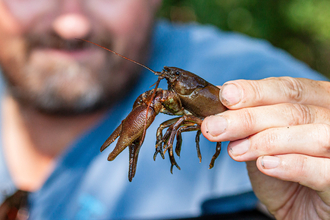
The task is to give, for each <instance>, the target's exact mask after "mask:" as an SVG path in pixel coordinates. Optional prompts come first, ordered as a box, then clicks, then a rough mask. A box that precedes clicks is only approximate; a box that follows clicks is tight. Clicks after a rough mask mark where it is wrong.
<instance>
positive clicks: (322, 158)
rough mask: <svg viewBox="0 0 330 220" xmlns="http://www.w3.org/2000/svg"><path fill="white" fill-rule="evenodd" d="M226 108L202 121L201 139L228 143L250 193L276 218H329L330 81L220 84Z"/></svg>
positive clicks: (268, 79) (222, 99) (265, 80)
mask: <svg viewBox="0 0 330 220" xmlns="http://www.w3.org/2000/svg"><path fill="white" fill-rule="evenodd" d="M220 97H221V98H220V99H221V101H222V102H223V104H225V105H226V106H227V107H228V108H229V110H228V111H226V112H223V113H221V114H219V115H216V116H210V117H207V118H205V120H204V121H203V124H202V132H203V135H204V136H205V137H206V138H207V139H209V140H210V141H217V142H219V141H231V142H230V143H229V145H228V153H229V155H230V156H231V157H232V158H233V159H234V160H236V161H245V162H246V164H247V169H248V173H249V176H250V180H251V184H252V187H253V190H254V192H255V193H256V195H257V197H258V198H259V199H260V201H261V202H262V203H263V204H265V205H266V206H267V208H268V210H269V211H270V212H271V213H272V214H273V215H274V216H275V217H276V218H277V219H330V83H329V82H324V81H313V80H309V79H302V78H299V79H298V78H290V77H280V78H267V79H264V80H259V81H246V80H237V81H231V82H227V83H225V84H224V86H222V89H221V92H220Z"/></svg>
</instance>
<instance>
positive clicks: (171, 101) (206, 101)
mask: <svg viewBox="0 0 330 220" xmlns="http://www.w3.org/2000/svg"><path fill="white" fill-rule="evenodd" d="M84 41H87V40H84ZM87 42H89V43H92V44H95V43H93V42H90V41H87ZM95 45H97V46H100V45H98V44H95ZM100 47H102V46H100ZM102 48H104V47H102ZM104 49H106V50H108V51H110V52H112V53H115V54H116V55H118V56H121V57H123V58H125V59H128V58H127V57H124V56H122V55H120V54H118V53H116V52H114V51H112V50H110V49H108V48H104ZM128 60H130V59H128ZM130 61H132V62H134V63H136V64H138V65H140V66H143V67H144V68H146V69H148V70H150V71H151V72H153V73H154V74H155V75H157V76H158V81H157V84H156V86H155V89H153V90H150V91H147V92H145V93H143V94H141V95H140V96H139V97H138V98H137V99H136V101H135V103H134V105H133V110H132V111H131V112H130V113H129V115H128V116H127V117H126V118H125V119H124V120H123V121H122V123H121V124H120V125H119V126H118V127H117V128H116V129H115V131H114V132H113V133H112V134H111V135H110V137H109V138H108V139H107V140H106V141H105V142H104V144H103V145H102V147H101V151H103V150H104V149H106V148H107V147H108V146H109V145H110V144H111V143H113V142H114V141H115V140H116V139H117V138H118V137H119V139H118V142H117V145H116V147H115V148H114V149H113V151H112V152H111V153H110V154H109V156H108V160H109V161H112V160H114V159H115V158H116V157H117V155H118V154H120V153H121V152H122V151H123V150H124V149H125V148H126V147H129V172H128V179H129V181H132V179H133V177H134V175H135V171H136V164H137V159H138V154H139V151H140V148H141V145H142V143H143V140H144V137H145V133H146V129H147V128H148V127H149V126H150V125H151V124H152V122H153V121H154V119H155V117H156V115H157V114H158V113H165V114H169V115H177V116H179V117H176V118H173V119H170V120H167V121H165V122H163V123H161V125H160V126H159V127H158V129H157V134H156V152H155V154H154V160H155V158H156V156H157V154H158V153H159V154H160V155H161V156H162V158H163V159H164V153H165V152H166V151H167V152H168V154H169V158H170V161H171V173H172V169H173V166H176V167H177V168H178V169H180V167H179V166H178V164H177V163H176V161H175V158H174V153H173V143H174V140H175V138H176V139H177V142H176V147H175V152H176V154H177V155H178V156H180V151H181V144H182V137H181V133H182V132H187V131H197V134H196V149H197V154H198V158H199V160H200V161H201V153H200V149H199V136H200V134H201V130H200V126H201V123H202V120H203V118H205V117H206V116H209V115H214V114H217V113H220V112H223V111H225V110H227V109H226V107H225V106H223V105H222V103H221V102H220V99H219V91H220V89H219V88H218V87H216V86H214V85H212V84H211V83H209V82H207V81H205V80H204V79H202V78H201V77H199V76H197V75H195V74H193V73H191V72H188V71H185V70H183V69H180V68H177V67H166V66H165V67H164V69H163V71H161V72H156V71H153V70H151V69H150V68H148V67H146V66H145V65H143V64H140V63H138V62H136V61H134V60H130ZM164 78H165V79H166V80H167V83H168V90H163V89H160V88H157V87H158V83H159V81H160V80H161V79H164ZM166 128H167V130H166V132H165V134H164V135H163V129H166ZM220 150H221V142H218V143H217V145H216V152H215V154H214V155H213V157H212V159H211V162H210V166H209V168H212V167H213V165H214V161H215V159H216V158H217V157H218V155H219V154H220Z"/></svg>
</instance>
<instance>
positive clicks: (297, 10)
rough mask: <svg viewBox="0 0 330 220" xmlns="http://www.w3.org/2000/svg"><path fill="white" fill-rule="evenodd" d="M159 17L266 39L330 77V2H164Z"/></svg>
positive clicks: (259, 0) (166, 0)
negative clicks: (209, 25) (210, 25)
mask: <svg viewBox="0 0 330 220" xmlns="http://www.w3.org/2000/svg"><path fill="white" fill-rule="evenodd" d="M158 14H159V16H160V17H165V18H167V19H169V20H171V21H175V22H192V21H193V22H198V23H201V24H212V25H216V26H218V27H219V28H220V29H222V30H226V31H235V32H240V33H243V34H246V35H249V36H252V37H255V38H263V39H266V40H268V41H269V42H271V43H272V44H273V45H274V46H276V47H280V48H283V49H284V50H286V51H288V52H289V53H290V54H292V55H293V56H294V57H296V58H298V59H300V60H302V61H303V62H305V63H307V64H308V65H309V66H310V67H311V68H313V69H315V70H317V71H319V72H320V73H322V74H324V75H326V76H327V77H329V78H330V62H329V59H330V0H164V1H163V6H162V8H161V9H160V11H159V13H158Z"/></svg>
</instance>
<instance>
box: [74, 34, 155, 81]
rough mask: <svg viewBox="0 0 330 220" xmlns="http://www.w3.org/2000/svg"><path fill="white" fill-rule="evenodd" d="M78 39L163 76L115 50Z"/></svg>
mask: <svg viewBox="0 0 330 220" xmlns="http://www.w3.org/2000/svg"><path fill="white" fill-rule="evenodd" d="M76 39H77V40H81V41H85V42H88V43H91V44H94V45H95V46H98V47H101V48H102V49H105V50H107V51H109V52H111V53H113V54H115V55H117V56H119V57H121V58H124V59H125V60H128V61H131V62H133V63H135V64H137V65H139V66H142V67H143V68H145V69H147V70H149V71H150V72H152V73H154V74H155V75H157V76H159V75H161V72H157V71H154V70H152V69H150V68H149V67H147V66H146V65H143V64H142V63H139V62H137V61H135V60H132V59H130V58H128V57H125V56H124V55H121V54H119V53H117V52H115V51H113V50H110V49H109V48H106V47H103V46H101V45H99V44H97V43H94V42H92V41H89V40H85V39H80V38H76Z"/></svg>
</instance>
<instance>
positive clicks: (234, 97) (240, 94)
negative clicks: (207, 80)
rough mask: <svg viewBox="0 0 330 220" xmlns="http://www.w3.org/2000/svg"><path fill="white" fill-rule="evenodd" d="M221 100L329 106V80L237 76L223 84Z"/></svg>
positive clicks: (233, 105) (239, 104) (243, 104)
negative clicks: (254, 78) (245, 78)
mask: <svg viewBox="0 0 330 220" xmlns="http://www.w3.org/2000/svg"><path fill="white" fill-rule="evenodd" d="M220 100H221V102H222V103H223V104H224V105H225V106H226V107H228V108H229V109H239V108H243V107H253V106H261V105H273V104H279V103H300V104H305V105H316V106H321V107H326V108H329V106H330V82H326V81H316V80H311V79H306V78H292V77H271V78H266V79H262V80H235V81H229V82H226V83H225V84H224V85H223V86H222V88H221V91H220Z"/></svg>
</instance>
